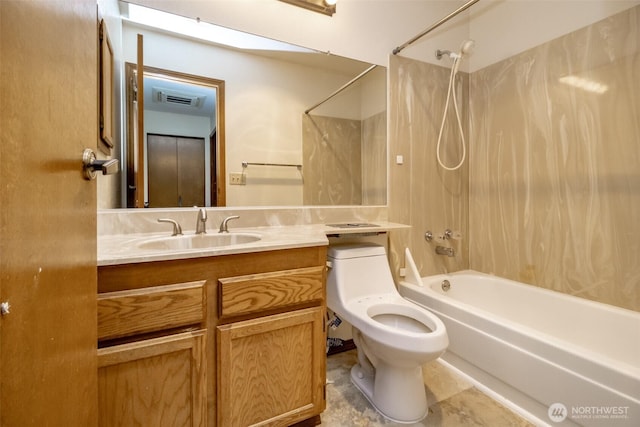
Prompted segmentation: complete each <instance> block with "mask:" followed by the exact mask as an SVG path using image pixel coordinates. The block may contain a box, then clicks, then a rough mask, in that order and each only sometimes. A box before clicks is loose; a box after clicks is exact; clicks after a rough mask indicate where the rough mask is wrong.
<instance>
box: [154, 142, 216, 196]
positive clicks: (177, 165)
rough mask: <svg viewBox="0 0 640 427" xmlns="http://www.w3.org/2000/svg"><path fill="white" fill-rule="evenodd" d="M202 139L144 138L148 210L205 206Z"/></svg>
mask: <svg viewBox="0 0 640 427" xmlns="http://www.w3.org/2000/svg"><path fill="white" fill-rule="evenodd" d="M204 152H205V151H204V138H189V137H179V136H168V135H154V134H148V135H147V157H148V159H149V165H148V171H149V184H148V185H149V207H151V208H159V207H176V206H178V207H182V206H186V207H191V206H204V205H205V186H204V184H205V171H204V157H205V156H204Z"/></svg>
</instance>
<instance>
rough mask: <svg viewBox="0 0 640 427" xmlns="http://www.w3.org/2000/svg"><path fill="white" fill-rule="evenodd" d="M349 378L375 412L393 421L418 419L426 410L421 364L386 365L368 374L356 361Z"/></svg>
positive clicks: (425, 414)
mask: <svg viewBox="0 0 640 427" xmlns="http://www.w3.org/2000/svg"><path fill="white" fill-rule="evenodd" d="M351 382H352V383H353V384H354V385H355V386H356V388H357V389H358V390H360V392H361V393H362V394H363V395H364V397H366V398H367V400H368V401H369V403H371V405H372V406H373V407H374V409H375V410H376V411H378V413H380V414H381V415H382V416H383V417H385V418H387V419H388V420H390V421H393V422H395V423H399V424H413V423H417V422H419V421H421V420H423V419H424V418H425V417H426V416H427V414H428V412H429V407H428V406H427V395H426V393H425V390H424V383H423V382H422V368H421V367H417V368H416V369H404V368H402V369H398V368H393V367H389V366H386V368H382V369H380V368H378V369H377V370H376V374H374V375H371V374H368V373H367V371H366V370H364V369H362V367H361V366H360V364H356V365H354V366H353V367H352V368H351Z"/></svg>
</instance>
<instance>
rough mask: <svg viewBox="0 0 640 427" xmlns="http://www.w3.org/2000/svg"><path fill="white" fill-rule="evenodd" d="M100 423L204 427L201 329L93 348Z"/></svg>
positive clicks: (204, 395)
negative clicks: (97, 368)
mask: <svg viewBox="0 0 640 427" xmlns="http://www.w3.org/2000/svg"><path fill="white" fill-rule="evenodd" d="M98 366H99V370H98V411H99V420H100V421H99V425H100V426H154V427H157V426H205V425H206V407H207V401H206V377H205V366H206V361H205V331H204V330H201V331H196V332H185V333H181V334H175V335H169V336H166V337H161V338H154V339H148V340H143V341H138V342H134V343H129V344H123V345H117V346H113V347H107V348H102V349H100V350H98Z"/></svg>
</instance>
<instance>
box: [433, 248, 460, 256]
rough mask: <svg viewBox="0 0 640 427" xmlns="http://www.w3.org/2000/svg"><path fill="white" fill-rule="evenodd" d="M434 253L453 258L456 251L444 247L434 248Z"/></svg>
mask: <svg viewBox="0 0 640 427" xmlns="http://www.w3.org/2000/svg"><path fill="white" fill-rule="evenodd" d="M436 253H437V254H438V255H446V256H449V257H451V256H455V255H456V251H455V250H454V249H453V248H445V247H444V246H436Z"/></svg>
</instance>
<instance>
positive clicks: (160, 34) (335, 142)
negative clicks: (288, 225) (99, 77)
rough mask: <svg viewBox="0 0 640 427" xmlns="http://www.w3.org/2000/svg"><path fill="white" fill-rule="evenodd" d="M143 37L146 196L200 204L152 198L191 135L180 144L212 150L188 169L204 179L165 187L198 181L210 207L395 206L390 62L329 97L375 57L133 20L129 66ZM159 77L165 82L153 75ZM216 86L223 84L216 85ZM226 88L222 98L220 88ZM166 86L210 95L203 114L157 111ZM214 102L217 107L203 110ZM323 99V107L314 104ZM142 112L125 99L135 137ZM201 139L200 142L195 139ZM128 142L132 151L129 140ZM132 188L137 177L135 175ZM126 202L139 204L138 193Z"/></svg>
mask: <svg viewBox="0 0 640 427" xmlns="http://www.w3.org/2000/svg"><path fill="white" fill-rule="evenodd" d="M129 6H131V5H129ZM138 34H141V35H142V38H143V46H144V48H143V50H144V54H143V57H144V66H145V84H144V92H145V100H146V101H145V103H144V115H145V122H144V133H143V135H144V136H143V138H142V139H143V140H144V141H143V142H144V143H143V144H142V146H143V148H144V150H143V152H144V154H143V157H144V167H143V168H141V169H143V170H144V172H143V175H144V179H143V181H138V182H143V184H142V186H143V187H144V194H145V196H144V203H145V205H147V206H149V207H160V206H162V207H165V206H166V204H167V203H169V204H172V203H175V204H173V206H192V205H194V204H197V205H200V202H195V203H194V202H192V201H191V199H188V196H186V195H185V194H183V192H182V191H178V193H177V195H176V196H172V198H170V199H172V200H174V201H175V202H168V201H162V202H155V200H157V198H156V197H154V196H153V193H154V191H155V190H154V186H155V182H150V181H155V180H157V179H158V178H154V176H155V177H161V178H167V179H168V176H169V175H170V174H168V173H166V172H159V173H158V172H157V170H158V168H157V167H156V164H155V163H154V162H156V160H154V159H157V158H160V159H161V160H159V161H160V162H165V163H167V162H168V163H172V162H173V163H176V162H178V163H179V160H176V155H175V152H176V151H177V149H176V147H178V146H180V144H181V143H180V142H176V141H183V140H185V139H186V140H188V141H190V142H192V143H193V144H192V145H193V146H194V147H195V146H196V145H198V144H199V147H203V148H197V149H195V150H191V151H192V152H193V153H194V154H193V155H192V156H191V157H192V158H193V159H196V160H199V163H200V164H202V165H203V166H204V167H203V168H201V169H202V171H200V169H198V172H197V173H195V169H194V167H193V166H188V167H182V170H187V171H189V172H193V173H189V174H188V175H194V176H200V177H201V178H198V180H199V181H203V182H199V183H198V184H197V185H196V183H195V182H194V181H186V182H185V181H182V182H179V183H178V182H175V180H173V178H172V180H169V182H165V183H163V185H164V187H163V188H174V187H177V188H187V189H193V188H198V189H197V192H199V193H203V194H202V196H203V197H202V199H204V205H206V206H302V205H304V206H318V205H384V204H386V182H387V175H386V173H387V172H386V170H387V166H386V160H387V153H386V147H387V139H386V70H385V69H384V67H379V66H378V67H375V68H373V69H372V70H371V71H370V72H368V73H366V75H364V76H362V77H361V78H359V79H357V80H356V81H355V82H353V83H352V84H349V85H348V87H346V88H345V89H344V90H342V91H340V92H339V93H337V94H335V96H331V95H332V94H334V92H336V91H337V90H338V89H340V88H342V87H343V86H345V85H346V84H347V83H350V82H351V81H352V80H353V79H354V78H355V77H356V76H358V75H360V74H361V73H363V71H365V70H367V69H368V68H370V64H367V63H363V62H360V61H355V60H351V59H347V58H341V57H337V56H335V55H330V54H326V53H321V52H317V51H312V50H309V49H304V48H300V47H297V46H291V45H286V44H284V43H280V42H274V41H269V40H267V39H263V38H260V40H261V42H260V43H261V45H260V47H251V48H245V47H231V46H228V45H223V44H221V43H214V42H211V41H203V40H199V39H195V38H193V37H187V36H184V35H179V34H176V33H173V32H169V31H167V30H161V29H156V28H150V27H149V26H143V25H140V24H137V23H134V22H132V21H131V20H129V19H123V25H122V41H123V61H124V62H125V63H131V64H134V63H136V62H137V49H136V46H137V38H138ZM250 37H254V36H250ZM148 70H149V71H148ZM176 76H178V77H176ZM151 77H153V78H155V79H156V80H155V81H151V80H147V78H151ZM129 81H130V77H127V82H129ZM211 82H213V83H211ZM165 83H166V84H165ZM169 83H171V85H169ZM179 83H181V84H185V85H186V86H179V85H178V84H179ZM174 84H175V85H174ZM176 85H177V86H176ZM211 88H213V92H211V93H209V92H207V90H209V89H211ZM219 88H223V90H224V95H223V96H218V95H217V94H216V90H219ZM154 91H155V92H154ZM167 94H168V95H176V98H178V101H177V102H179V103H182V102H184V103H186V104H191V103H198V102H200V101H198V100H197V98H198V96H199V95H200V96H202V97H203V98H202V100H201V102H202V104H203V107H202V108H196V109H195V110H197V112H193V114H192V113H189V114H187V112H186V111H175V110H174V111H171V112H168V111H157V110H158V109H162V108H164V107H162V106H161V105H158V103H157V102H154V101H153V100H159V99H163V97H164V99H165V104H166V99H167V98H168V97H167ZM329 97H330V99H329V100H326V99H327V98H329ZM123 98H126V97H123ZM194 99H195V100H194ZM212 100H213V101H214V102H213V103H211V101H212ZM325 100H326V102H324V101H325ZM207 104H211V105H213V106H214V107H212V109H209V110H205V109H204V106H205V105H207ZM316 104H320V105H318V106H317V107H316V108H313V110H312V111H309V114H306V113H305V111H307V110H309V109H310V108H311V107H314V106H315V105H316ZM165 107H166V105H165ZM189 107H191V108H190V109H191V110H194V108H192V107H193V106H192V105H189ZM133 110H134V109H133V108H127V107H125V108H123V111H126V115H127V117H128V118H127V120H125V127H126V128H127V129H126V135H125V139H126V140H128V141H132V140H133V138H132V137H131V132H132V131H134V128H135V125H133V124H132V123H133V122H134V120H133V118H131V117H130V114H131V113H132V112H133ZM196 114H198V115H199V116H197V117H199V119H197V118H195V117H196V116H195V115H196ZM193 121H200V122H201V123H203V127H202V128H201V129H200V130H195V128H193V127H191V126H190V125H186V124H187V123H191V122H193ZM127 124H128V125H127ZM169 125H171V126H173V125H176V126H177V127H176V128H171V127H170V126H169ZM194 138H197V139H198V140H199V141H200V142H199V143H194V141H193V139H194ZM168 139H172V141H168ZM158 140H160V142H158ZM129 145H130V144H129ZM158 146H164V147H165V148H167V147H169V148H167V149H166V150H165V151H167V152H171V153H173V154H171V156H169V157H167V156H166V155H164V154H163V155H158V150H157V147H158ZM123 151H125V153H127V152H128V153H130V154H129V156H128V157H129V158H132V157H133V154H131V153H132V148H131V147H130V146H129V147H127V148H126V149H125V150H123ZM187 151H188V150H187ZM178 157H180V156H178ZM169 158H170V160H167V159H169ZM125 162H126V160H125V159H123V163H125ZM198 168H200V166H198ZM179 169H180V168H179ZM154 170H156V172H154ZM133 174H134V172H133V170H131V169H129V170H128V171H127V173H125V174H124V175H127V176H128V179H129V180H132V179H134V177H133V176H132V175H133ZM177 175H184V174H179V173H178V174H176V176H177ZM124 179H127V177H126V176H125V178H124ZM188 179H192V177H189V178H188ZM131 187H135V184H132V183H131V182H129V188H131ZM200 188H202V190H201V189H200ZM172 191H173V190H172ZM166 193H168V190H164V189H163V190H160V191H159V192H158V191H156V194H166ZM202 199H199V200H202ZM125 204H128V205H129V207H133V206H131V201H130V200H129V201H128V202H125V203H123V207H125Z"/></svg>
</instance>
